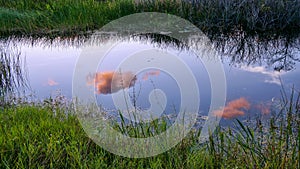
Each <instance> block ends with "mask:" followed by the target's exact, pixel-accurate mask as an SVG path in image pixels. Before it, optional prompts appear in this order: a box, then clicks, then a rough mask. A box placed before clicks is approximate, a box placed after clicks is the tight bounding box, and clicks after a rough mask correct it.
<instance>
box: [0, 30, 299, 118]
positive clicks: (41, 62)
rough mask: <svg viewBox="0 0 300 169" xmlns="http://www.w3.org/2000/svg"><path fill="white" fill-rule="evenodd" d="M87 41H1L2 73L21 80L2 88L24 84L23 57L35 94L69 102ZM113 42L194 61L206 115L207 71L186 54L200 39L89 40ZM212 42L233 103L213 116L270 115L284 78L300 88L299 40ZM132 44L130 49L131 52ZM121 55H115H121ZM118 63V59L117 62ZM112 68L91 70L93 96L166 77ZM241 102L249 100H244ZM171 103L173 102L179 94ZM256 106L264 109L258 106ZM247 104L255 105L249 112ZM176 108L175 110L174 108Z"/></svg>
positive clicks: (251, 38) (141, 37)
mask: <svg viewBox="0 0 300 169" xmlns="http://www.w3.org/2000/svg"><path fill="white" fill-rule="evenodd" d="M166 34H169V33H166ZM88 38H89V37H83V38H78V37H69V38H67V37H66V38H63V37H60V38H54V39H50V40H49V39H47V38H42V39H34V38H32V39H14V38H11V39H6V41H2V42H1V45H2V46H1V47H2V48H1V58H0V60H1V63H2V65H4V67H6V68H5V69H7V68H8V67H9V68H10V69H11V70H12V71H11V74H10V75H13V76H11V77H12V78H15V77H17V76H18V77H17V78H15V79H19V80H6V82H5V83H6V84H8V83H10V82H13V83H15V84H21V82H22V77H23V80H24V76H22V77H21V76H20V75H23V74H24V72H26V71H25V69H24V71H22V69H21V67H22V66H15V65H21V64H22V59H20V57H21V56H22V55H24V58H25V56H26V57H27V60H29V63H28V67H29V72H30V73H31V81H30V83H31V84H33V86H34V87H33V89H34V90H35V91H37V92H38V94H39V97H41V98H45V97H48V96H49V95H50V94H49V93H50V91H52V90H56V89H60V90H62V91H64V92H63V93H64V94H65V93H67V94H66V95H67V96H68V97H69V98H71V88H72V73H73V68H74V65H75V63H76V59H77V56H78V55H79V54H80V52H81V48H83V47H84V45H85V43H86V42H89V41H88ZM112 39H113V40H118V41H119V42H120V44H127V46H126V45H123V46H125V47H123V48H124V49H122V50H123V51H126V50H127V51H128V50H131V49H138V45H136V44H140V45H145V46H151V47H152V48H159V49H162V50H165V51H167V49H168V48H169V47H171V48H172V50H174V51H176V52H174V53H176V55H181V57H182V58H184V57H193V59H190V60H187V62H188V64H189V65H190V66H191V69H192V70H193V71H195V72H196V73H195V74H197V78H198V79H199V80H198V83H199V84H200V85H199V86H200V87H201V88H202V91H201V97H202V98H201V104H202V105H204V106H203V107H202V108H201V109H200V110H201V111H202V112H207V110H208V107H209V104H210V103H209V99H210V95H209V94H208V93H209V92H210V84H209V82H208V81H209V78H207V74H205V73H203V72H205V69H203V67H201V66H199V65H200V63H199V62H200V61H199V60H201V59H199V58H198V59H197V58H196V57H201V56H195V55H193V54H192V53H193V52H190V51H189V49H190V47H195V48H196V49H197V46H199V45H203V44H200V43H201V39H199V37H197V36H193V37H191V38H190V39H189V41H187V42H182V43H181V42H180V41H179V40H177V39H173V38H169V37H168V36H167V35H159V34H142V35H134V36H123V35H119V34H114V33H113V32H110V33H108V32H106V33H103V35H101V38H99V37H98V38H97V39H93V41H92V42H91V43H93V44H99V45H103V44H105V43H108V42H110V41H111V40H112ZM211 42H212V43H213V45H214V46H215V47H216V49H217V50H218V52H220V53H221V59H222V60H223V63H224V66H225V71H226V76H227V80H228V81H227V83H228V100H231V101H230V102H228V104H227V105H226V107H224V108H223V109H222V110H224V114H221V112H220V111H216V112H215V115H216V116H218V117H223V118H226V119H231V118H236V117H243V116H246V115H247V114H251V112H252V111H259V112H261V113H262V114H263V115H268V114H270V113H271V105H267V104H265V103H266V102H268V101H270V100H271V99H272V98H280V92H279V90H280V85H282V81H281V80H282V79H287V80H286V81H287V82H289V84H292V83H296V87H297V86H298V87H300V86H299V84H300V83H299V80H298V81H297V76H298V75H299V66H298V65H299V61H300V52H299V51H300V48H299V46H300V45H299V44H300V41H299V38H297V37H294V38H289V39H288V38H279V37H278V38H276V39H267V38H266V39H260V38H258V37H255V36H246V35H244V34H243V33H242V32H239V33H237V34H235V35H234V36H232V37H219V38H214V39H211ZM130 44H133V45H132V46H131V47H130ZM86 45H89V44H86ZM19 46H22V47H23V48H22V50H19V49H20V48H19ZM24 46H25V47H24ZM128 46H129V47H128ZM149 48H150V47H149ZM12 51H14V52H12ZM120 51H121V49H120ZM120 51H119V54H124V53H123V52H122V51H121V52H120ZM12 55H14V56H16V57H11V58H13V59H14V60H13V61H12V62H14V64H12V62H11V63H8V62H7V59H6V58H9V57H8V56H12ZM50 55H51V56H50ZM124 55H125V54H124ZM117 59H118V58H116V59H115V60H117ZM212 59H215V58H212ZM108 62H110V61H108ZM149 62H152V60H151V59H149ZM110 64H113V62H110ZM12 65H13V66H12ZM297 66H298V67H297ZM2 67H3V66H2ZM113 68H114V67H113ZM113 68H104V69H101V70H97V72H96V71H95V72H96V73H94V72H92V73H91V74H90V75H88V76H87V78H86V79H84V80H86V83H87V85H89V86H91V87H94V89H95V91H96V94H98V95H105V97H106V96H108V95H109V94H112V93H116V92H118V91H120V90H121V89H130V90H131V91H133V89H134V87H136V88H138V85H140V84H141V83H138V82H139V80H141V81H147V80H151V77H154V76H157V79H163V78H166V75H165V74H164V73H162V72H160V71H158V70H151V71H146V72H143V73H141V75H136V74H134V73H132V72H130V71H125V72H115V71H107V70H113ZM295 69H297V70H295ZM7 70H8V69H7ZM1 75H2V76H1V78H2V79H4V78H3V77H4V76H3V75H4V73H2V74H1ZM285 77H287V78H285ZM114 79H115V80H114ZM3 81H4V80H2V85H3V84H5V83H3ZM155 83H156V82H155ZM158 83H159V82H158ZM163 83H164V82H163ZM170 84H172V83H170ZM143 85H144V86H145V87H144V88H143V89H141V90H143V91H144V93H146V95H147V94H148V93H149V92H150V91H147V90H148V89H150V88H153V84H146V83H143ZM155 85H157V84H155ZM6 86H9V85H6ZM10 86H11V88H10V89H9V88H5V87H1V90H3V91H4V89H5V90H7V89H9V90H13V88H14V87H13V86H14V85H13V84H11V85H10ZM157 86H159V85H157ZM170 86H171V85H169V86H168V85H167V83H166V84H162V87H164V88H165V89H166V90H169V91H168V92H169V93H171V95H172V94H173V93H174V91H175V90H178V88H176V87H177V86H176V87H174V88H172V87H170ZM147 87H148V89H147ZM140 88H141V87H140ZM175 88H176V89H175ZM66 91H67V92H66ZM145 91H147V92H148V93H147V92H145ZM1 92H2V91H1ZM2 93H3V92H2ZM2 95H3V94H2ZM147 96H148V95H147ZM178 97H180V96H178ZM245 97H246V98H247V99H245ZM173 98H177V95H176V97H175V96H174V97H173ZM236 98H239V99H236ZM140 100H141V101H140V105H142V106H144V107H149V104H148V103H147V104H145V103H142V101H144V100H148V98H147V97H143V96H140ZM178 102H180V101H178V100H172V102H171V103H170V105H176V106H178V104H177V103H178ZM257 102H258V103H257ZM260 102H263V103H264V104H260ZM250 103H251V105H254V106H251V107H250ZM142 106H141V107H142ZM172 108H174V107H172ZM250 108H251V109H250ZM174 109H177V110H178V107H175V108H174ZM169 110H171V109H169ZM247 112H250V113H247ZM204 114H205V113H204Z"/></svg>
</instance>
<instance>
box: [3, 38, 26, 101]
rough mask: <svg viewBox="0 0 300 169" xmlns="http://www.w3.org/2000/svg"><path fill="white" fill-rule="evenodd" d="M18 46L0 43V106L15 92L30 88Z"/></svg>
mask: <svg viewBox="0 0 300 169" xmlns="http://www.w3.org/2000/svg"><path fill="white" fill-rule="evenodd" d="M20 56H21V51H20V49H19V48H18V46H10V45H8V44H5V43H4V44H3V43H0V106H1V103H3V102H4V101H5V99H6V98H5V97H8V96H9V95H11V94H12V93H13V92H16V91H18V89H20V88H21V87H28V85H27V83H26V82H27V81H26V80H27V79H26V71H25V69H24V62H23V61H25V60H22V59H21V58H20Z"/></svg>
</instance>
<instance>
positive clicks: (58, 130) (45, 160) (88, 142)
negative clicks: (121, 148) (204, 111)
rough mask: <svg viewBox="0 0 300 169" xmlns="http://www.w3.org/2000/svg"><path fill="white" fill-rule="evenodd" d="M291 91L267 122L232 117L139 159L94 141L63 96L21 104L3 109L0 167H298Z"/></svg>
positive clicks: (139, 129)
mask: <svg viewBox="0 0 300 169" xmlns="http://www.w3.org/2000/svg"><path fill="white" fill-rule="evenodd" d="M292 91H293V92H292V93H291V94H290V95H285V94H283V100H282V102H281V103H280V105H278V107H280V109H279V110H278V112H277V111H276V112H274V116H273V117H272V118H271V119H269V120H268V121H264V122H263V121H257V124H255V126H256V127H251V126H248V125H246V124H244V123H243V122H241V121H239V120H235V124H236V125H235V126H233V127H226V128H225V127H222V126H219V127H218V128H217V129H216V131H215V132H213V133H211V135H210V137H209V139H208V141H207V142H201V143H199V139H198V138H199V134H200V132H201V129H199V130H198V129H197V130H192V131H191V132H190V133H188V135H187V136H186V137H185V138H184V139H183V140H182V141H180V142H179V144H177V145H176V146H175V147H174V148H172V149H171V150H169V151H167V152H165V153H162V154H160V155H157V156H154V157H149V158H141V159H130V158H125V157H120V156H117V155H114V154H112V153H110V152H108V151H106V150H104V149H103V148H101V147H100V146H98V145H97V144H96V143H94V142H93V140H92V139H91V138H89V137H88V136H87V135H86V133H85V132H84V130H83V128H82V126H81V124H80V122H79V120H78V119H77V117H76V116H75V111H74V109H72V108H74V107H72V106H71V105H68V104H65V100H64V99H63V97H59V96H57V97H55V98H49V99H46V100H45V101H44V102H40V103H36V102H35V103H34V102H22V103H20V104H16V105H12V106H9V107H4V109H2V110H1V113H0V121H1V123H0V156H1V161H0V167H1V168H39V167H42V168H44V167H45V168H70V167H72V168H78V167H79V168H95V167H104V168H128V167H133V168H140V167H141V168H299V165H300V161H299V159H300V157H299V147H300V137H299V136H300V130H299V122H300V115H299V114H300V112H299V109H300V108H299V106H300V102H299V98H300V93H299V92H298V91H296V90H295V89H293V90H292ZM287 96H288V97H287ZM66 105H68V106H66ZM66 109H68V111H65V110H66ZM120 118H121V119H122V117H120ZM162 120H164V119H162ZM165 120H167V119H165ZM111 124H112V125H115V127H114V128H115V129H116V130H117V131H119V132H121V133H123V134H125V135H128V136H131V137H151V136H153V135H157V134H159V133H160V132H163V131H165V130H166V127H168V123H167V122H165V123H163V122H158V121H154V122H153V123H149V124H143V123H140V124H139V123H136V124H134V125H132V123H127V122H126V121H125V120H121V121H119V122H117V123H111ZM149 128H151V129H150V130H148V129H149ZM133 148H134V147H133Z"/></svg>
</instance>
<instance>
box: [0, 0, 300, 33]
mask: <svg viewBox="0 0 300 169" xmlns="http://www.w3.org/2000/svg"><path fill="white" fill-rule="evenodd" d="M137 2H138V1H137V0H114V1H96V0H85V1H81V0H62V1H56V0H45V1H35V0H28V1H25V0H11V1H6V0H1V1H0V16H1V17H0V33H1V36H8V35H13V34H19V35H46V34H47V35H54V36H58V35H70V34H71V35H72V34H79V33H80V32H81V33H82V32H86V31H90V30H95V29H99V28H101V27H102V26H103V25H105V24H107V23H108V22H110V21H112V20H114V19H117V18H120V17H122V16H125V15H129V14H133V13H137V12H164V13H170V14H174V15H177V16H180V17H182V18H185V19H188V20H189V21H191V22H192V23H194V24H195V25H197V26H198V27H199V28H200V29H201V30H202V31H204V32H206V33H216V32H217V33H232V31H233V30H236V29H242V30H244V31H246V32H247V33H249V34H256V33H260V34H264V35H274V34H276V35H278V36H279V35H284V34H296V35H298V34H299V30H300V29H299V28H300V24H299V23H300V22H299V21H300V1H299V0H295V1H286V0H278V1H271V0H253V1H239V0H229V1H225V0H224V1H223V0H196V1H178V0H164V1H152V0H145V1H140V2H139V3H137Z"/></svg>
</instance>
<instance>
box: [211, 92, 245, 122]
mask: <svg viewBox="0 0 300 169" xmlns="http://www.w3.org/2000/svg"><path fill="white" fill-rule="evenodd" d="M249 109H250V103H249V102H248V100H246V99H245V98H244V97H242V98H239V99H236V100H233V101H230V102H228V103H227V105H226V106H225V107H224V108H222V109H220V110H217V111H214V112H213V114H214V115H215V116H218V117H223V118H225V119H232V118H236V117H239V116H244V115H245V112H244V111H247V110H249Z"/></svg>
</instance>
